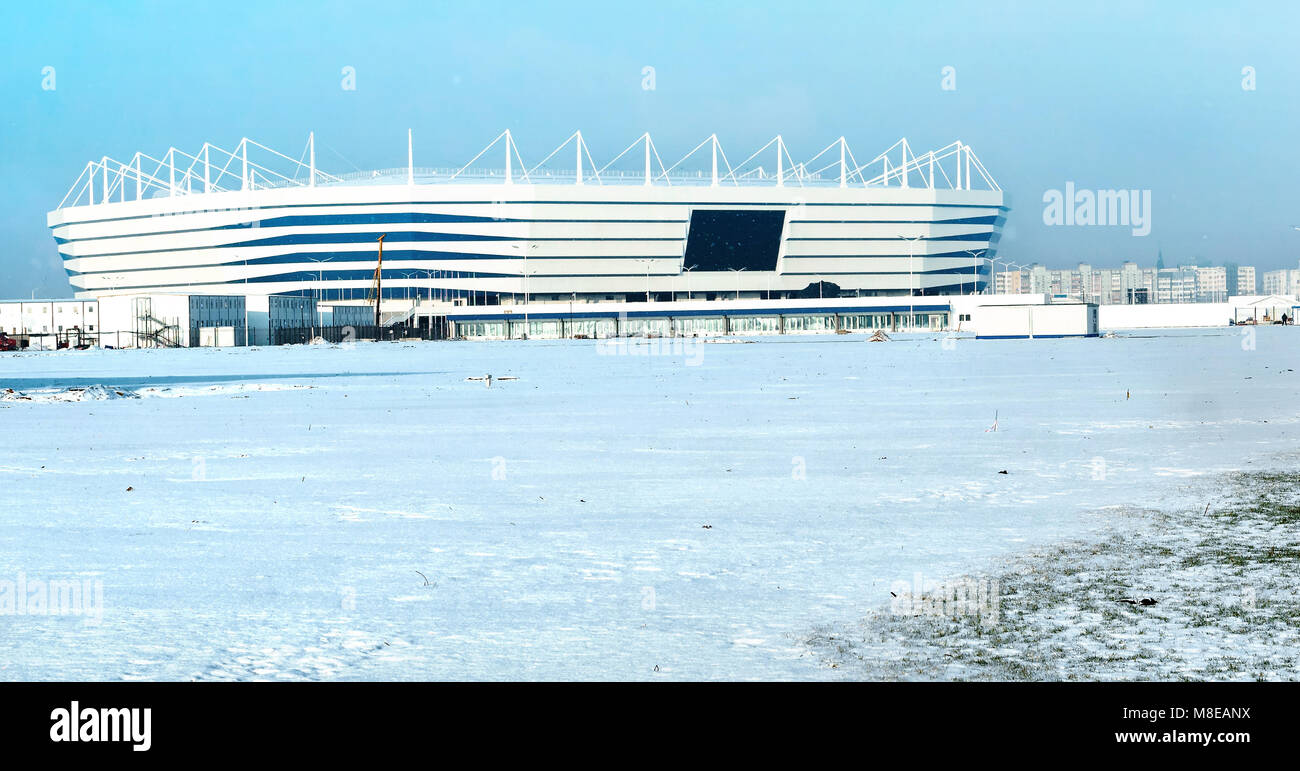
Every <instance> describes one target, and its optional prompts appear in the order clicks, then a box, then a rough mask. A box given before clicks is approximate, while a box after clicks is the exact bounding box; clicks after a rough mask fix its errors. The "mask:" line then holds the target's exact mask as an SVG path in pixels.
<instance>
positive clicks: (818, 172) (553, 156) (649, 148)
mask: <svg viewBox="0 0 1300 771" xmlns="http://www.w3.org/2000/svg"><path fill="white" fill-rule="evenodd" d="M566 148H570V151H571V152H572V153H573V155H572V158H573V161H574V164H573V166H572V167H569V166H567V165H565V166H564V167H563V168H558V169H557V168H553V167H552V166H550V165H548V164H552V162H555V161H558V159H561V158H566V157H569V156H567V155H566V154H564V153H562V152H561V151H563V150H565V149H566ZM638 148H639V149H640V150H642V151H643V159H644V166H643V170H641V171H640V172H639V173H637V174H634V175H633V176H632V180H633V181H638V180H639V181H640V183H641V184H644V185H655V184H664V185H668V186H671V185H673V184H678V185H700V184H708V185H710V186H713V187H717V186H725V185H734V186H738V187H739V186H754V185H770V186H775V187H785V186H797V187H810V186H817V187H826V186H832V185H838V186H839V187H842V188H846V187H863V188H877V187H900V188H909V187H916V188H921V189H930V190H936V189H946V190H972V189H976V190H994V191H1000V190H1001V189H1002V188H1000V187H999V186H998V184H997V182H996V181H995V180H994V179H993V177H992V175H990V174H989V172H988V170H987V169H985V168H984V164H983V163H981V162H980V160H979V158H978V157H976V156H975V153H974V152H973V151H972V150H971V148H970V146H969V145H966V144H964V143H963V142H961V141H956V142H953V143H951V144H948V145H946V146H944V147H942V148H939V149H938V150H930V151H928V152H925V153H922V154H920V155H918V154H916V153H915V152H913V151H912V147H911V145H910V144H909V143H908V141H907V139H906V138H903V139H900V140H898V141H897V142H895V143H894V144H893V145H892V146H890V148H889V149H888V150H885V151H884V152H883V153H880V154H879V155H877V156H876V157H874V158H872V159H871V160H870V161H867V162H866V163H862V164H859V163H858V160H857V156H856V155H855V154H854V153H853V151H852V149H851V148H850V147H849V144H848V141H847V140H846V139H845V138H844V137H840V138H838V139H836V140H835V141H833V142H831V143H830V144H829V145H827V146H826V147H824V148H822V150H821V151H820V152H818V153H817V154H815V155H813V156H812V157H810V158H808V159H807V160H805V161H795V160H794V157H793V156H792V155H791V154H790V151H789V148H788V146H787V145H786V143H785V140H784V139H783V138H782V137H781V136H780V135H777V136H775V137H773V138H772V139H771V140H770V141H769V142H768V143H767V144H765V145H763V146H762V147H760V148H759V149H758V150H757V151H755V152H754V153H753V154H752V155H750V156H749V157H747V158H745V159H744V160H743V161H741V162H740V163H739V164H737V165H735V166H732V165H731V163H730V161H729V160H728V158H727V154H726V152H725V151H724V150H723V148H722V142H721V141H719V139H718V136H717V135H716V134H713V135H710V136H709V137H708V138H706V139H705V140H704V141H702V142H700V143H699V144H698V145H696V146H695V147H694V148H693V149H692V150H691V151H690V152H688V153H687V154H686V155H684V156H682V157H681V158H680V159H678V160H677V162H675V163H673V164H672V165H669V166H665V165H664V162H663V159H662V157H661V156H660V154H659V150H658V148H657V147H656V146H655V144H654V140H653V139H652V138H651V136H650V134H649V132H647V133H645V134H642V135H641V136H640V137H639V138H638V139H636V140H635V141H634V142H632V144H630V145H628V146H627V148H626V149H624V150H623V151H622V152H621V153H619V154H618V155H616V156H614V158H613V159H612V160H610V161H609V162H607V163H605V164H604V165H603V166H600V165H598V164H597V163H596V161H595V159H594V158H593V157H592V154H591V149H590V147H588V145H587V143H586V142H585V141H584V140H583V138H582V132H581V131H575V132H573V134H571V135H569V137H568V138H567V139H566V140H565V141H564V142H563V143H562V144H560V146H559V147H556V148H555V149H554V150H552V151H551V152H550V153H549V154H547V155H546V156H545V157H544V158H542V160H541V161H540V162H538V163H537V164H535V165H533V166H532V167H531V168H530V167H529V166H528V165H527V164H526V163H525V162H524V160H523V157H522V155H520V153H519V148H518V146H517V145H516V144H515V141H514V137H513V136H512V134H511V132H510V131H509V130H506V131H503V132H502V133H501V134H499V135H498V136H497V138H496V139H494V140H492V142H490V143H489V144H488V145H487V146H486V147H484V148H483V149H482V150H480V151H479V153H478V154H477V155H475V156H474V157H473V158H472V159H470V161H469V162H468V163H466V164H465V165H464V166H461V167H459V168H457V169H442V170H439V169H421V170H420V172H421V175H422V177H425V178H431V179H430V181H432V182H435V183H438V182H443V183H445V182H453V181H456V180H460V181H471V180H472V181H478V182H482V181H485V180H490V181H496V182H501V183H504V184H507V185H509V184H514V183H515V182H522V183H524V184H535V183H542V182H548V183H554V182H568V183H571V184H575V185H583V184H596V185H605V184H607V183H610V184H616V183H623V184H626V183H627V182H628V176H627V174H625V173H622V172H620V173H617V174H615V173H614V172H612V171H611V167H612V166H613V165H614V164H615V163H616V162H618V161H620V160H622V159H623V158H624V157H625V156H628V155H629V153H632V152H633V151H634V150H637V149H638ZM493 150H495V152H496V153H501V155H502V160H503V161H504V166H503V167H502V168H503V169H504V170H503V171H502V170H495V169H494V170H485V169H481V168H476V167H475V166H474V164H475V163H477V162H478V161H479V160H480V159H481V158H484V157H493V155H489V153H490V151H493ZM702 153H707V155H708V158H709V162H708V174H707V176H706V175H705V173H704V171H703V170H697V171H694V172H691V171H689V170H687V168H686V167H685V166H684V164H685V163H686V162H687V161H688V160H690V159H691V158H693V157H695V156H697V155H699V154H702ZM304 155H305V156H306V157H307V160H305V161H304V160H303V158H301V157H300V158H297V159H294V158H291V157H289V156H288V155H285V154H284V153H281V152H278V151H276V150H273V149H271V148H269V147H267V146H266V145H263V144H260V143H258V142H255V141H253V140H251V139H248V138H247V137H245V138H244V139H241V140H240V141H239V143H238V144H236V145H235V148H234V149H233V150H226V149H224V148H222V147H218V146H217V145H214V144H210V143H204V144H203V146H202V147H201V148H199V150H198V151H197V152H196V153H194V154H190V153H187V152H185V151H183V150H179V149H177V148H175V147H172V148H169V149H168V150H167V152H166V153H164V154H163V156H162V157H161V158H155V157H153V156H150V155H146V154H144V153H136V154H135V155H133V156H132V157H131V159H130V160H129V161H126V162H123V161H118V160H116V159H114V158H110V157H108V156H104V157H103V158H101V159H100V160H98V161H90V162H89V163H87V164H86V166H85V167H84V168H83V169H82V172H81V174H80V176H78V177H77V180H76V182H74V183H73V185H72V187H71V189H69V190H68V193H67V195H65V196H64V198H63V201H61V202H60V203H59V206H58V207H57V208H59V209H62V208H65V207H69V206H82V205H94V204H97V203H109V202H114V201H126V200H141V199H142V198H146V197H150V198H152V197H157V196H159V195H164V196H181V195H191V194H195V193H216V192H229V191H234V190H243V191H253V190H265V189H268V188H276V187H295V186H297V187H315V186H316V185H317V184H318V183H319V184H340V183H345V182H346V181H347V180H349V179H353V178H358V177H373V178H381V179H383V180H388V179H389V177H392V178H393V179H394V180H398V179H399V175H397V174H396V173H395V172H396V171H398V170H382V171H373V172H358V173H357V174H346V175H342V176H335V175H333V174H329V173H326V172H324V171H321V170H320V169H318V168H317V167H316V138H315V134H314V133H312V134H309V135H308V138H307V147H306V149H305V151H304ZM407 158H408V161H407V167H406V168H404V169H401V170H400V171H401V172H402V174H401V175H400V179H401V180H404V181H405V182H406V184H415V172H416V170H415V168H414V154H413V153H412V152H411V151H410V148H409V146H408V156H407ZM764 159H769V160H770V162H771V165H770V166H764V165H763V161H764ZM304 177H305V178H304ZM972 182H974V185H972ZM393 183H394V184H398V182H397V181H394V182H393Z"/></svg>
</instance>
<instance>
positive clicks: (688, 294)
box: [682, 265, 700, 300]
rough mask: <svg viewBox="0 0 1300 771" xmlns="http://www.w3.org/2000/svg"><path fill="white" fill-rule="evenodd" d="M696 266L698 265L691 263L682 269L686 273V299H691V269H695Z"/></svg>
mask: <svg viewBox="0 0 1300 771" xmlns="http://www.w3.org/2000/svg"><path fill="white" fill-rule="evenodd" d="M698 267H700V266H699V265H692V266H691V267H689V268H683V269H682V272H683V273H685V274H686V299H687V300H689V299H691V271H693V270H695V269H696V268H698Z"/></svg>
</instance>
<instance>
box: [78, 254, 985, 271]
mask: <svg viewBox="0 0 1300 771" xmlns="http://www.w3.org/2000/svg"><path fill="white" fill-rule="evenodd" d="M133 254H134V252H133ZM139 254H144V252H139ZM59 256H60V257H62V258H63V261H64V262H67V261H68V260H90V259H98V258H99V257H101V256H111V255H91V256H82V257H74V256H72V255H68V254H64V253H63V252H59ZM907 257H908V255H906V254H815V255H786V258H785V259H787V260H820V259H872V260H875V259H885V258H893V259H907ZM969 257H970V255H969V254H967V253H966V252H943V253H940V254H925V255H916V256H915V259H918V260H921V259H947V258H969ZM377 259H378V250H375V251H374V252H370V251H365V252H292V253H290V254H273V255H270V256H268V257H254V258H251V259H248V260H230V261H223V262H208V263H200V264H187V265H163V266H158V267H149V268H109V269H105V270H95V271H74V270H71V269H68V268H64V270H65V271H67V273H68V275H70V276H91V275H95V274H99V273H138V272H141V271H150V270H184V269H191V268H219V267H230V266H235V265H282V264H286V263H293V262H320V263H321V264H329V263H337V262H374V261H375V260H377ZM384 259H387V260H405V261H441V260H520V261H522V260H523V254H522V253H520V254H483V253H480V252H443V251H432V250H424V249H388V250H385V251H384ZM533 259H535V260H680V259H681V258H680V257H676V256H671V255H670V256H663V255H660V256H650V255H643V254H617V255H546V256H541V255H537V256H535V257H534V258H533ZM977 267H978V266H974V265H971V266H965V265H960V266H956V267H952V268H936V269H934V270H931V271H912V272H914V273H916V274H917V275H924V274H925V273H927V272H928V273H964V272H968V271H969V272H978V271H977V270H976V268H977ZM859 272H860V271H857V272H854V271H839V272H838V273H837V272H835V271H815V272H812V273H804V272H802V271H783V275H809V276H811V275H838V274H843V275H856V274H857V273H859ZM870 272H872V273H876V272H878V271H870ZM893 272H897V273H907V272H909V271H893ZM593 275H596V274H593ZM600 275H604V274H600ZM652 275H667V274H662V273H656V274H652Z"/></svg>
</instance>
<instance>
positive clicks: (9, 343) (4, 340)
mask: <svg viewBox="0 0 1300 771" xmlns="http://www.w3.org/2000/svg"><path fill="white" fill-rule="evenodd" d="M16 350H18V341H17V340H15V339H13V338H12V337H10V336H9V335H6V334H5V333H4V332H0V351H16Z"/></svg>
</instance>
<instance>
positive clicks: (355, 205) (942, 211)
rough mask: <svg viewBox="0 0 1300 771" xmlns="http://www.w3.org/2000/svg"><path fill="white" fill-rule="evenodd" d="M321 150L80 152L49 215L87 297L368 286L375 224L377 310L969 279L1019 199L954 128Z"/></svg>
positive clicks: (311, 291) (888, 287) (857, 290)
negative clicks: (531, 149)
mask: <svg viewBox="0 0 1300 771" xmlns="http://www.w3.org/2000/svg"><path fill="white" fill-rule="evenodd" d="M408 139H409V137H408ZM407 149H408V159H410V158H411V157H412V156H411V154H410V149H411V147H410V145H409V142H408V148H407ZM315 156H316V153H315V141H314V138H309V139H308V146H307V148H306V150H305V151H304V152H303V153H302V156H301V157H300V158H299V159H292V158H290V157H288V156H286V155H283V154H281V153H278V152H276V151H273V150H270V149H269V148H266V147H264V146H262V145H260V144H257V143H256V142H253V141H251V140H247V139H245V140H242V141H241V142H239V143H238V145H236V146H235V148H234V149H233V150H224V149H221V148H218V147H216V146H215V145H209V144H205V145H204V146H203V147H202V148H200V149H199V151H198V152H197V153H194V154H188V153H184V152H182V151H181V150H178V149H175V148H172V149H170V150H168V151H167V152H166V153H164V154H163V155H162V157H161V158H153V157H151V156H148V155H145V154H143V153H137V154H136V155H135V156H133V157H132V158H131V159H130V160H129V161H126V162H122V161H117V160H114V159H111V158H107V157H105V158H103V159H101V160H99V161H93V162H91V163H88V164H87V165H86V167H85V169H84V170H83V172H82V175H81V177H80V178H79V179H78V180H77V182H76V184H75V185H74V186H73V188H72V189H71V190H70V191H69V193H68V195H67V197H66V198H65V199H64V201H63V202H62V203H61V204H60V205H59V207H58V208H56V209H55V210H54V211H52V212H50V214H49V216H48V224H49V226H50V228H51V229H52V231H53V235H54V238H55V240H56V242H57V244H58V250H59V253H60V255H61V257H62V259H63V264H64V268H65V269H66V271H67V273H68V277H69V280H70V282H71V284H72V286H73V288H74V290H75V292H76V296H77V297H78V298H90V297H94V298H98V297H104V296H108V295H114V294H138V293H147V292H166V293H185V294H217V295H233V294H242V295H249V294H258V295H268V294H275V295H279V294H289V295H299V296H306V297H314V298H316V299H318V300H320V301H345V302H346V301H364V300H365V299H366V297H367V294H368V293H369V292H370V291H371V290H372V283H373V278H374V272H375V267H376V262H377V259H378V254H377V247H378V239H379V237H380V236H383V237H384V241H383V251H384V254H383V271H382V273H383V275H382V294H383V298H384V300H385V309H387V307H388V303H389V301H391V302H393V303H395V304H397V305H400V304H401V303H409V301H411V300H412V299H418V300H425V301H430V302H439V301H442V302H448V303H453V304H464V305H489V304H501V303H511V302H521V301H524V297H525V295H527V296H528V298H529V301H531V302H547V301H557V300H563V301H574V300H578V301H635V300H642V301H645V300H669V299H685V298H687V296H688V295H690V297H691V298H692V299H706V298H707V299H711V298H723V297H726V298H732V299H734V298H746V297H752V298H773V299H777V298H788V297H794V296H809V293H810V292H812V294H811V296H814V297H815V296H818V293H820V294H822V295H825V294H826V293H827V292H834V293H836V294H838V295H842V296H857V297H870V296H897V295H907V294H914V295H932V294H959V293H972V292H978V291H980V290H982V289H984V288H985V286H986V284H987V282H988V271H987V270H985V269H983V268H984V267H985V266H987V265H988V264H989V263H990V261H991V260H992V258H993V256H994V254H995V252H996V248H997V241H998V236H999V232H1000V228H1001V225H1002V222H1003V221H1004V216H1005V212H1006V206H1005V203H1004V199H1003V194H1002V191H1001V190H1000V188H998V186H997V184H996V183H995V182H994V181H993V178H992V177H991V176H990V175H989V173H988V172H987V171H986V170H985V169H984V167H983V164H981V163H980V162H979V159H978V158H976V157H975V155H974V153H972V152H971V150H970V148H969V147H967V146H966V145H964V144H962V143H960V142H955V143H953V144H951V145H949V146H948V147H945V148H943V149H941V150H937V151H934V152H927V153H923V154H916V153H913V152H912V150H911V147H910V146H909V145H908V143H907V141H906V140H900V141H899V142H898V143H896V144H895V145H894V146H893V147H892V148H890V150H889V151H887V152H885V153H882V154H880V155H878V156H876V157H875V158H874V159H872V160H871V161H870V162H868V163H864V164H859V163H858V162H857V160H856V158H855V156H854V154H853V152H852V151H851V149H850V148H849V146H848V144H847V142H845V141H844V140H843V139H840V140H837V141H836V142H834V143H832V144H831V145H830V146H829V147H827V148H826V149H824V150H823V151H822V152H821V153H819V154H817V155H816V156H814V157H813V158H812V159H811V160H809V161H804V162H795V161H794V160H793V158H792V157H791V156H790V153H789V151H788V149H787V147H786V145H785V143H784V142H783V141H782V139H781V138H780V137H777V138H775V139H773V140H772V141H771V142H769V143H768V145H767V146H765V147H764V148H761V149H760V150H759V151H758V152H756V153H754V154H753V155H752V156H750V157H749V158H748V159H746V160H745V161H744V162H743V163H741V164H740V165H739V166H735V167H733V166H731V165H730V163H729V162H728V160H727V156H726V153H725V151H724V150H723V149H722V146H721V144H720V143H719V142H718V140H717V139H716V137H710V138H708V139H706V140H705V141H704V142H703V143H701V144H700V145H699V146H697V147H696V148H695V149H694V150H693V151H692V152H691V153H690V154H688V155H687V156H686V157H685V158H683V159H682V160H681V161H678V162H677V163H675V164H673V165H671V166H667V167H665V166H664V164H663V162H662V161H661V159H660V156H659V153H658V150H657V148H656V147H655V145H654V142H653V140H652V139H651V138H650V136H649V135H648V134H647V135H644V136H642V137H641V138H640V139H639V140H637V141H636V142H634V143H633V144H632V145H631V146H629V147H628V148H627V150H625V151H624V152H623V153H622V154H620V155H619V156H618V157H617V158H615V159H614V161H612V162H610V163H606V164H605V165H604V166H603V167H598V166H597V165H596V164H595V163H594V161H593V160H592V158H591V154H590V151H589V149H588V147H587V144H586V143H585V142H584V141H583V139H582V136H581V134H580V133H575V134H574V135H573V136H571V137H570V138H569V140H568V141H567V142H566V143H565V144H564V145H561V146H560V147H559V148H557V149H556V150H555V151H554V152H552V153H551V154H550V155H548V156H547V157H546V158H545V159H544V160H543V162H542V163H540V164H537V165H535V166H533V167H532V168H528V167H527V166H526V165H525V164H524V162H523V160H522V158H521V157H520V156H519V153H518V148H517V146H516V145H515V142H514V139H513V138H512V136H511V135H510V133H509V132H505V133H503V134H502V135H501V136H499V137H498V138H497V139H496V140H495V141H494V142H493V143H492V144H491V145H489V146H488V147H487V148H485V149H484V150H483V151H482V152H481V153H479V155H478V156H477V157H476V158H475V159H474V160H472V161H471V162H470V164H469V165H467V166H465V167H463V168H460V169H426V168H416V167H415V166H414V164H413V163H408V166H407V167H406V168H399V169H388V170H379V171H371V172H359V173H353V174H349V175H344V176H336V175H333V174H330V173H327V172H324V171H322V170H320V169H319V168H317V166H316V162H315ZM559 158H564V159H565V160H566V161H567V164H566V168H564V169H556V168H551V164H552V163H553V162H554V161H556V160H557V159H559ZM484 160H495V161H497V163H496V166H497V168H493V169H484V168H480V167H479V166H476V165H475V164H478V163H479V162H480V161H484ZM688 161H694V162H696V163H698V164H699V165H700V166H701V167H702V168H700V169H697V170H691V169H690V168H689V167H688V166H687V162H688ZM620 164H621V165H620ZM629 165H630V166H632V168H628V166H629ZM823 282H824V283H823ZM909 290H910V291H909Z"/></svg>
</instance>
